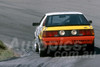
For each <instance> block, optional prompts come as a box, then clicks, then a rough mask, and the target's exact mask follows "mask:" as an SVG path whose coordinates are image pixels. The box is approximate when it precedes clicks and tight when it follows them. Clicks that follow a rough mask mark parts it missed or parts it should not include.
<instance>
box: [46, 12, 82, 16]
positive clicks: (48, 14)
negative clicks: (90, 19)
mask: <svg viewBox="0 0 100 67" xmlns="http://www.w3.org/2000/svg"><path fill="white" fill-rule="evenodd" d="M60 14H83V13H81V12H52V13H46V15H47V16H50V15H60Z"/></svg>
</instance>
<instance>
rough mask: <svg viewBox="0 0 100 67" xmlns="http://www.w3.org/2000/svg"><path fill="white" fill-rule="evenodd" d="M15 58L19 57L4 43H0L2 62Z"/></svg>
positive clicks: (0, 59) (0, 58)
mask: <svg viewBox="0 0 100 67" xmlns="http://www.w3.org/2000/svg"><path fill="white" fill-rule="evenodd" d="M14 57H18V55H17V54H15V53H14V52H13V50H11V49H8V47H7V46H6V45H5V44H4V43H3V42H2V41H0V61H3V60H7V59H10V58H14Z"/></svg>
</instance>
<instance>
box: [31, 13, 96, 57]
mask: <svg viewBox="0 0 100 67" xmlns="http://www.w3.org/2000/svg"><path fill="white" fill-rule="evenodd" d="M91 23H92V21H91V20H89V21H88V20H87V19H86V18H85V16H84V15H83V13H81V12H52V13H46V14H45V15H44V16H43V18H42V19H41V21H40V23H35V22H34V23H33V26H37V28H36V30H35V33H34V40H35V44H34V47H35V51H36V52H39V55H40V57H43V56H45V55H46V53H47V50H48V49H49V48H48V47H49V46H51V49H53V48H54V47H55V46H57V49H58V48H59V46H68V45H71V46H75V45H80V46H83V45H86V48H87V47H88V48H87V49H89V50H90V51H94V39H95V36H94V28H93V26H92V25H91ZM66 49H67V48H66Z"/></svg>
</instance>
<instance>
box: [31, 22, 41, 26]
mask: <svg viewBox="0 0 100 67" xmlns="http://www.w3.org/2000/svg"><path fill="white" fill-rule="evenodd" d="M38 25H40V23H36V22H33V23H32V26H38Z"/></svg>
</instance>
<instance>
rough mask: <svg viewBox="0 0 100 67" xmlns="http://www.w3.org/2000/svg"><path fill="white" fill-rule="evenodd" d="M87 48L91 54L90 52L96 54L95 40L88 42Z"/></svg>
mask: <svg viewBox="0 0 100 67" xmlns="http://www.w3.org/2000/svg"><path fill="white" fill-rule="evenodd" d="M87 50H88V52H89V55H90V54H92V55H93V54H94V42H93V44H88V45H87Z"/></svg>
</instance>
